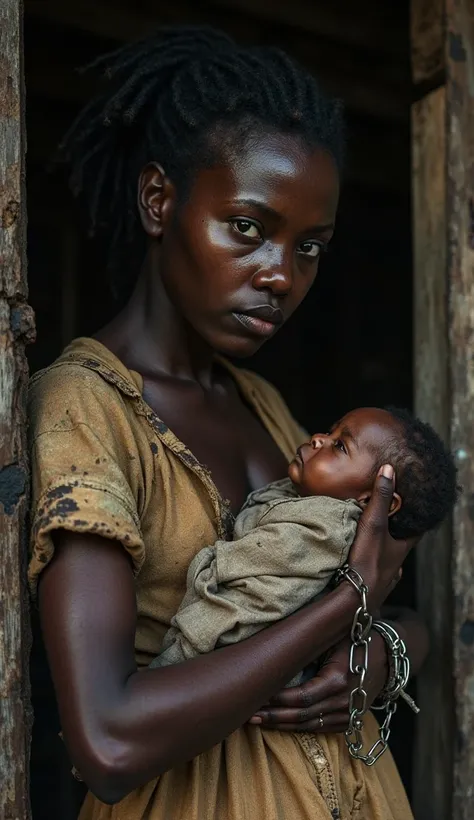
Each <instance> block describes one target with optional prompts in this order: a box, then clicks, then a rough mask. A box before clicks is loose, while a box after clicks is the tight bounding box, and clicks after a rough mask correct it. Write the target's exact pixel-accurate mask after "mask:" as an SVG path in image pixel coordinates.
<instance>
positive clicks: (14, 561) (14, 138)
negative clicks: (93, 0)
mask: <svg viewBox="0 0 474 820" xmlns="http://www.w3.org/2000/svg"><path fill="white" fill-rule="evenodd" d="M21 20H22V4H21V2H20V0H0V545H1V560H0V820H29V818H30V809H29V794H28V769H29V741H30V733H31V711H30V705H29V704H30V699H29V685H28V680H29V677H28V656H29V628H28V610H27V604H26V600H27V598H26V588H25V582H24V579H25V564H26V555H25V540H24V519H25V512H26V484H27V481H26V477H27V463H26V447H25V438H24V433H25V395H26V384H27V366H26V360H25V354H24V344H25V341H28V340H31V339H32V337H33V330H32V328H33V322H32V312H31V310H30V309H29V308H28V306H27V304H26V299H27V288H26V261H25V229H26V215H25V207H24V202H25V196H24V132H23V114H22V110H23V106H22V102H23V80H22V38H21Z"/></svg>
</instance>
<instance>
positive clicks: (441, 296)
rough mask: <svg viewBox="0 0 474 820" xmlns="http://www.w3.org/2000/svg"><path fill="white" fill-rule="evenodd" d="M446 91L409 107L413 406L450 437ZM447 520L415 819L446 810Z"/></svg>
mask: <svg viewBox="0 0 474 820" xmlns="http://www.w3.org/2000/svg"><path fill="white" fill-rule="evenodd" d="M445 115H446V91H445V88H444V87H442V88H439V89H438V90H437V91H434V92H433V93H431V94H429V95H428V96H427V97H425V98H424V99H423V100H421V101H420V102H419V103H417V104H416V105H415V106H414V108H413V151H412V156H413V215H414V271H415V278H414V372H415V411H416V413H417V415H419V416H420V417H421V418H422V419H424V420H425V421H428V422H429V423H430V424H432V425H433V427H434V428H435V429H436V430H437V431H438V432H439V434H440V435H441V436H442V437H443V439H444V440H445V441H449V420H450V407H449V372H448V315H447V309H446V306H447V277H446V270H447V235H446V216H447V214H446V208H447V191H446V131H445ZM450 575H451V527H450V525H449V524H446V525H445V526H443V528H442V529H440V530H438V531H437V532H436V533H431V534H430V535H428V536H425V538H424V539H423V541H422V543H421V544H420V546H419V547H418V551H417V581H418V584H417V587H418V589H417V592H418V596H417V597H418V607H419V609H420V612H421V613H422V615H423V617H424V619H425V621H426V623H427V625H428V626H429V629H430V638H431V652H430V655H429V657H428V661H427V663H426V665H425V667H424V669H423V670H422V672H421V674H420V675H419V677H418V681H417V684H418V702H419V704H420V707H421V712H420V714H419V715H418V717H417V723H416V730H417V735H416V745H415V756H414V767H415V772H414V778H413V782H414V804H415V816H416V818H417V820H448V818H450V817H451V791H452V788H451V786H452V770H453V715H452V704H453V685H452V672H451V658H452V635H451V624H452V590H451V584H450V581H449V579H450Z"/></svg>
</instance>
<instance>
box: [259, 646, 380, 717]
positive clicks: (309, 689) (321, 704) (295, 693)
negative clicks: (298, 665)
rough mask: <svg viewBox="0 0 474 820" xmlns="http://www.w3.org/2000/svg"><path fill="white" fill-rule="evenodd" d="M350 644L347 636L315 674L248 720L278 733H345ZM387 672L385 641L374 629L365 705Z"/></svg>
mask: <svg viewBox="0 0 474 820" xmlns="http://www.w3.org/2000/svg"><path fill="white" fill-rule="evenodd" d="M350 645H351V643H350V639H349V638H347V639H345V640H344V641H342V642H341V643H340V644H339V645H338V646H336V648H335V649H334V650H332V652H330V653H329V654H328V657H327V658H326V660H325V661H324V663H323V666H322V668H321V669H320V671H319V672H318V674H317V675H316V677H314V678H313V679H312V680H310V681H308V682H307V683H304V684H302V685H301V686H295V687H293V688H291V689H283V691H282V692H280V693H279V694H278V695H277V696H276V697H275V698H272V699H271V701H270V703H269V704H268V706H264V707H263V708H262V709H261V710H260V711H259V712H257V714H256V715H255V716H254V717H253V718H252V719H251V721H250V723H255V724H259V725H260V726H261V727H262V729H278V730H279V731H281V732H324V733H332V732H344V731H345V730H346V729H347V728H348V725H349V697H350V694H351V691H352V690H353V689H354V686H355V678H354V676H353V675H351V673H350V671H349V652H350ZM387 675H388V662H387V652H386V649H385V644H384V641H383V638H382V637H381V636H380V635H379V634H378V633H377V632H373V633H372V640H371V642H370V652H369V665H368V672H367V677H366V679H365V690H366V692H367V707H368V708H369V707H370V706H371V705H372V703H373V702H374V700H375V699H376V697H377V695H379V694H380V692H381V691H382V689H383V687H384V685H385V683H386V681H387Z"/></svg>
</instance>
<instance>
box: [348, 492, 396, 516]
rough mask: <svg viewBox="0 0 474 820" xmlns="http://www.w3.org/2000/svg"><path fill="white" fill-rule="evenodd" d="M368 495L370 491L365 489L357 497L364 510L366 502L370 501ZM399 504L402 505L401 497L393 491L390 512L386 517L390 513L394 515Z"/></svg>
mask: <svg viewBox="0 0 474 820" xmlns="http://www.w3.org/2000/svg"><path fill="white" fill-rule="evenodd" d="M370 496H371V493H370V492H369V491H367V492H365V493H362V495H360V496H359V498H358V499H357V502H358V503H359V504H360V506H361V507H362V509H364V510H365V508H366V506H367V504H368V503H369V501H370ZM401 506H402V499H401V497H400V496H399V495H398V493H394V494H393V498H392V503H391V504H390V512H389V514H388V517H389V518H391V517H392V515H395V513H397V512H398V511H399V509H400V507H401Z"/></svg>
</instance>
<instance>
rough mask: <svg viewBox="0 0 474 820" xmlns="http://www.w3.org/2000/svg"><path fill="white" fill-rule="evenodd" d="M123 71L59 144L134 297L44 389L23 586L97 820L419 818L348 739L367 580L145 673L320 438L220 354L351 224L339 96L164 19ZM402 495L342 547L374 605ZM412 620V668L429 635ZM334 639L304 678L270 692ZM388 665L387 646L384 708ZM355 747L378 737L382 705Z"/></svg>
mask: <svg viewBox="0 0 474 820" xmlns="http://www.w3.org/2000/svg"><path fill="white" fill-rule="evenodd" d="M107 65H108V72H107V74H108V78H109V85H108V87H107V88H106V89H105V90H104V92H103V94H102V96H101V97H99V98H98V99H97V100H95V101H94V102H93V103H92V104H91V105H90V106H89V108H88V109H87V110H86V111H85V112H84V114H83V115H82V116H81V117H80V119H79V121H78V122H77V123H76V125H75V126H74V128H73V130H72V132H71V133H70V135H69V137H68V139H67V141H66V144H65V146H64V148H65V153H66V155H67V157H68V158H69V159H70V160H71V162H72V168H73V184H74V186H75V187H76V189H77V190H84V192H85V193H86V194H87V195H88V196H89V200H90V205H91V216H92V223H93V226H96V225H101V226H103V227H105V228H106V229H107V230H108V231H109V237H110V242H111V245H113V250H114V253H115V262H116V263H117V262H118V263H121V264H120V267H121V270H122V271H123V272H124V273H125V274H126V278H125V280H124V281H122V284H123V285H124V286H125V287H128V288H129V289H130V290H131V296H129V298H128V301H127V302H126V305H125V307H124V309H123V310H122V311H121V313H120V314H119V315H118V316H117V318H116V319H115V320H114V321H112V323H111V324H109V325H108V326H107V327H105V328H104V329H103V330H101V331H100V332H99V333H98V334H97V336H96V337H95V338H94V339H80V340H77V341H76V342H74V343H73V344H72V345H71V346H70V347H69V348H68V349H67V350H66V351H65V353H64V354H63V355H62V357H61V358H60V359H59V360H58V361H57V362H56V363H55V364H54V365H53V366H52V367H51V368H48V369H47V370H46V371H45V372H43V373H42V374H40V375H39V376H37V377H36V378H35V379H34V380H33V383H32V386H31V391H30V418H31V456H32V469H33V527H32V549H33V554H32V559H31V563H30V581H31V585H32V589H33V591H34V592H35V591H36V588H37V587H38V591H39V606H40V615H41V622H42V629H43V632H44V637H45V642H46V647H47V651H48V656H49V661H50V665H51V670H52V674H53V679H54V684H55V688H56V692H57V697H58V704H59V711H60V717H61V723H62V727H63V734H64V739H65V742H66V744H67V747H68V750H69V752H70V755H71V758H72V760H73V762H74V764H75V766H76V767H77V769H78V770H79V772H80V773H81V776H82V778H83V779H84V780H85V782H86V784H87V785H88V787H89V788H90V792H89V795H88V797H87V798H86V801H85V804H84V806H83V809H82V812H81V820H99V818H100V820H105V818H116V820H141V819H142V818H145V817H146V818H151V820H165V819H166V820H179V819H180V818H186V820H203V818H206V820H211V818H215V820H224V819H226V820H244V818H248V819H249V820H264V819H265V820H269V818H277V817H281V818H291V820H309V818H312V820H314V818H317V819H318V820H329V818H332V820H334V818H338V817H341V818H342V817H344V818H345V817H352V818H355V817H358V818H362V817H363V818H364V820H407V818H409V817H410V816H411V814H410V809H409V807H408V803H407V800H406V797H405V794H404V791H403V788H402V786H401V783H400V780H399V777H398V773H397V771H396V769H395V766H394V764H393V761H392V759H391V756H390V754H389V753H388V752H387V753H386V754H385V755H384V756H383V757H382V758H381V760H380V761H379V763H377V765H376V766H375V767H372V768H371V769H369V768H368V767H365V766H364V765H363V764H362V763H361V762H360V761H357V760H352V759H351V758H350V757H349V755H348V752H347V749H346V746H345V741H344V736H343V735H342V734H340V733H341V731H342V730H343V729H345V728H347V724H348V700H349V693H350V690H351V688H352V681H351V680H350V676H349V674H348V668H347V667H348V640H349V639H348V638H347V636H348V634H349V631H350V627H351V624H352V620H353V617H354V613H355V611H356V609H357V607H358V605H359V596H358V593H357V591H356V590H355V589H354V588H353V587H352V586H351V584H349V583H347V582H345V581H343V582H342V583H341V584H340V585H339V586H338V587H337V589H335V590H334V591H332V592H330V593H329V594H328V595H327V596H326V597H325V598H324V599H323V600H321V601H319V602H318V603H314V604H312V605H310V606H308V607H306V608H305V609H303V610H301V611H300V612H298V613H296V614H295V615H293V616H291V617H290V618H287V619H286V620H285V621H283V622H281V623H279V624H276V625H274V626H272V627H270V628H268V629H267V630H265V631H264V632H262V633H260V634H258V635H256V636H255V637H253V638H251V639H249V640H248V641H245V642H243V643H241V644H239V645H237V646H233V647H229V648H226V649H223V650H219V651H218V652H214V653H210V654H209V655H206V656H203V657H200V658H197V659H195V660H193V661H191V662H189V663H185V664H181V665H179V666H175V667H169V668H165V669H156V670H150V669H146V666H147V665H148V663H149V662H150V661H151V659H152V658H153V657H154V656H155V655H156V654H157V652H158V651H159V649H160V643H161V640H162V638H163V636H164V634H165V632H166V630H167V628H168V626H169V622H170V619H171V617H172V615H173V613H174V612H175V611H176V609H177V607H178V604H179V602H180V600H181V597H182V595H183V593H184V589H185V578H186V570H187V566H188V564H189V562H190V560H191V559H192V557H193V555H195V554H196V552H197V551H198V550H199V549H200V548H201V547H202V546H204V545H205V544H208V543H212V542H213V541H214V540H215V539H216V538H218V537H223V536H225V535H226V534H228V533H229V526H230V524H231V516H230V515H229V513H235V512H237V511H238V510H239V508H240V507H241V505H242V503H243V502H244V500H245V498H246V496H247V494H248V492H249V491H251V490H253V489H256V488H257V487H260V486H262V485H263V484H265V483H267V482H269V481H271V480H274V479H278V478H281V477H283V476H284V474H285V473H286V465H287V463H288V459H289V458H290V456H291V454H292V453H293V452H294V448H295V447H296V446H297V445H298V443H300V442H301V440H302V438H303V436H304V434H303V432H302V430H301V429H300V428H299V427H298V425H297V424H296V423H295V422H294V421H293V419H292V418H291V416H290V414H289V412H288V410H287V408H286V406H285V405H284V403H283V401H282V399H281V397H280V396H279V395H278V393H277V392H276V391H275V390H274V388H272V387H271V386H270V385H268V384H267V383H266V382H264V381H263V380H262V379H260V378H258V377H257V376H254V375H253V374H251V373H248V372H246V371H244V370H237V369H236V368H234V367H232V366H231V365H230V364H229V363H227V361H226V359H225V358H221V356H224V357H225V356H227V355H229V356H237V357H245V356H249V355H251V354H253V353H255V351H256V350H257V349H258V348H259V347H260V346H261V345H262V344H263V343H264V342H265V341H266V340H267V339H268V338H270V337H271V336H272V335H273V334H274V333H275V332H276V331H277V329H278V327H279V326H280V325H281V324H282V323H283V322H284V321H286V320H287V319H288V318H289V316H290V315H291V314H292V313H293V311H294V310H295V309H296V308H297V307H298V305H299V304H300V303H301V301H302V300H303V298H304V297H305V295H306V294H307V292H308V290H309V288H310V287H311V285H312V283H313V282H314V279H315V277H316V273H317V269H318V264H319V257H320V255H321V253H322V252H323V251H324V250H325V248H326V247H327V244H328V242H329V241H330V239H331V236H332V233H333V230H334V223H335V217H336V207H337V200H338V189H339V170H340V163H341V153H342V136H341V131H342V128H341V113H340V108H339V106H338V105H337V104H336V103H334V102H331V101H327V100H325V99H324V98H323V96H322V95H321V94H320V92H319V89H318V87H317V86H316V84H315V82H314V80H313V79H312V78H311V77H310V76H308V75H306V74H305V73H304V72H302V71H301V70H300V69H298V68H297V67H295V66H294V65H293V63H292V62H291V61H290V60H289V59H288V58H287V57H286V56H285V55H284V54H281V53H280V52H277V51H274V50H268V49H254V50H247V49H243V48H241V47H238V46H237V45H235V44H234V43H233V42H232V41H231V40H229V39H228V38H227V37H226V36H224V35H223V34H219V33H216V32H213V31H210V30H207V29H171V30H168V31H166V32H164V33H163V35H162V36H160V37H154V38H152V39H151V40H148V41H146V42H144V43H140V44H137V45H133V46H130V47H128V48H125V49H123V50H121V51H119V52H118V53H116V54H115V55H112V57H111V58H110V61H107ZM204 465H206V466H204ZM392 490H393V471H392V470H391V468H390V466H389V465H387V466H386V468H384V475H380V476H379V477H378V479H377V481H376V484H375V487H374V494H373V499H372V503H371V505H370V507H369V508H368V510H367V512H366V513H365V514H364V516H363V519H362V522H361V526H360V527H359V532H358V535H357V538H356V541H355V543H354V545H353V548H352V550H351V555H350V563H351V565H352V566H353V567H354V568H356V569H357V570H358V572H359V573H360V574H361V575H362V577H363V578H364V581H365V582H366V584H367V585H368V588H369V607H370V608H371V609H372V610H375V609H378V607H379V606H380V604H381V603H382V602H383V600H384V599H385V597H386V595H387V594H388V592H389V591H390V589H391V588H392V586H393V579H394V578H395V577H396V576H397V574H398V570H399V567H400V565H401V564H402V562H403V559H404V558H405V556H406V554H407V552H408V550H409V548H410V546H411V545H410V544H406V543H404V542H400V541H398V542H395V541H393V540H392V539H391V538H390V537H389V535H388V531H387V512H388V507H389V503H390V499H391V493H392ZM397 628H398V630H399V632H400V634H401V635H402V636H403V638H404V639H406V643H407V646H408V650H409V653H410V656H411V660H412V664H413V666H414V667H415V670H416V668H417V667H418V666H419V665H420V663H421V662H422V660H423V656H424V653H425V650H426V646H425V636H424V631H423V629H422V627H421V626H420V625H419V624H418V623H417V622H416V620H414V619H412V618H407V619H406V620H405V622H404V623H402V622H397ZM331 647H334V649H333V651H332V654H331V656H330V660H329V662H328V663H326V665H325V666H324V667H323V669H322V670H321V672H320V673H319V675H318V676H317V677H316V678H315V679H314V680H313V681H309V682H308V683H306V684H305V685H304V686H303V687H301V688H300V689H297V690H286V691H285V692H284V693H283V694H281V695H279V696H278V692H279V691H280V690H281V689H282V688H283V686H284V685H285V683H286V682H287V681H288V680H290V679H291V678H292V676H294V675H295V674H296V673H297V672H299V671H300V670H301V669H302V668H303V667H304V666H306V665H307V664H308V663H310V662H311V661H313V660H314V659H316V658H318V657H320V656H321V655H322V654H323V653H324V652H326V651H327V650H328V649H329V648H331ZM387 673H388V664H387V655H386V650H385V646H384V644H383V641H382V640H381V639H380V636H379V635H378V634H377V635H375V634H374V636H373V639H372V642H371V652H370V664H369V673H368V678H367V683H366V686H367V688H368V691H369V699H370V701H371V702H372V701H373V699H374V698H375V697H376V696H377V695H378V694H379V693H380V691H381V690H382V688H383V686H384V684H385V682H386V679H387ZM269 701H271V705H267V706H265V707H264V708H261V707H262V704H269ZM316 732H319V734H316ZM323 732H324V734H323ZM365 734H366V740H367V742H368V743H371V742H373V741H374V740H375V739H376V738H377V736H378V735H377V727H376V725H375V722H374V721H373V719H372V718H371V716H370V715H367V716H366V717H365Z"/></svg>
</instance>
